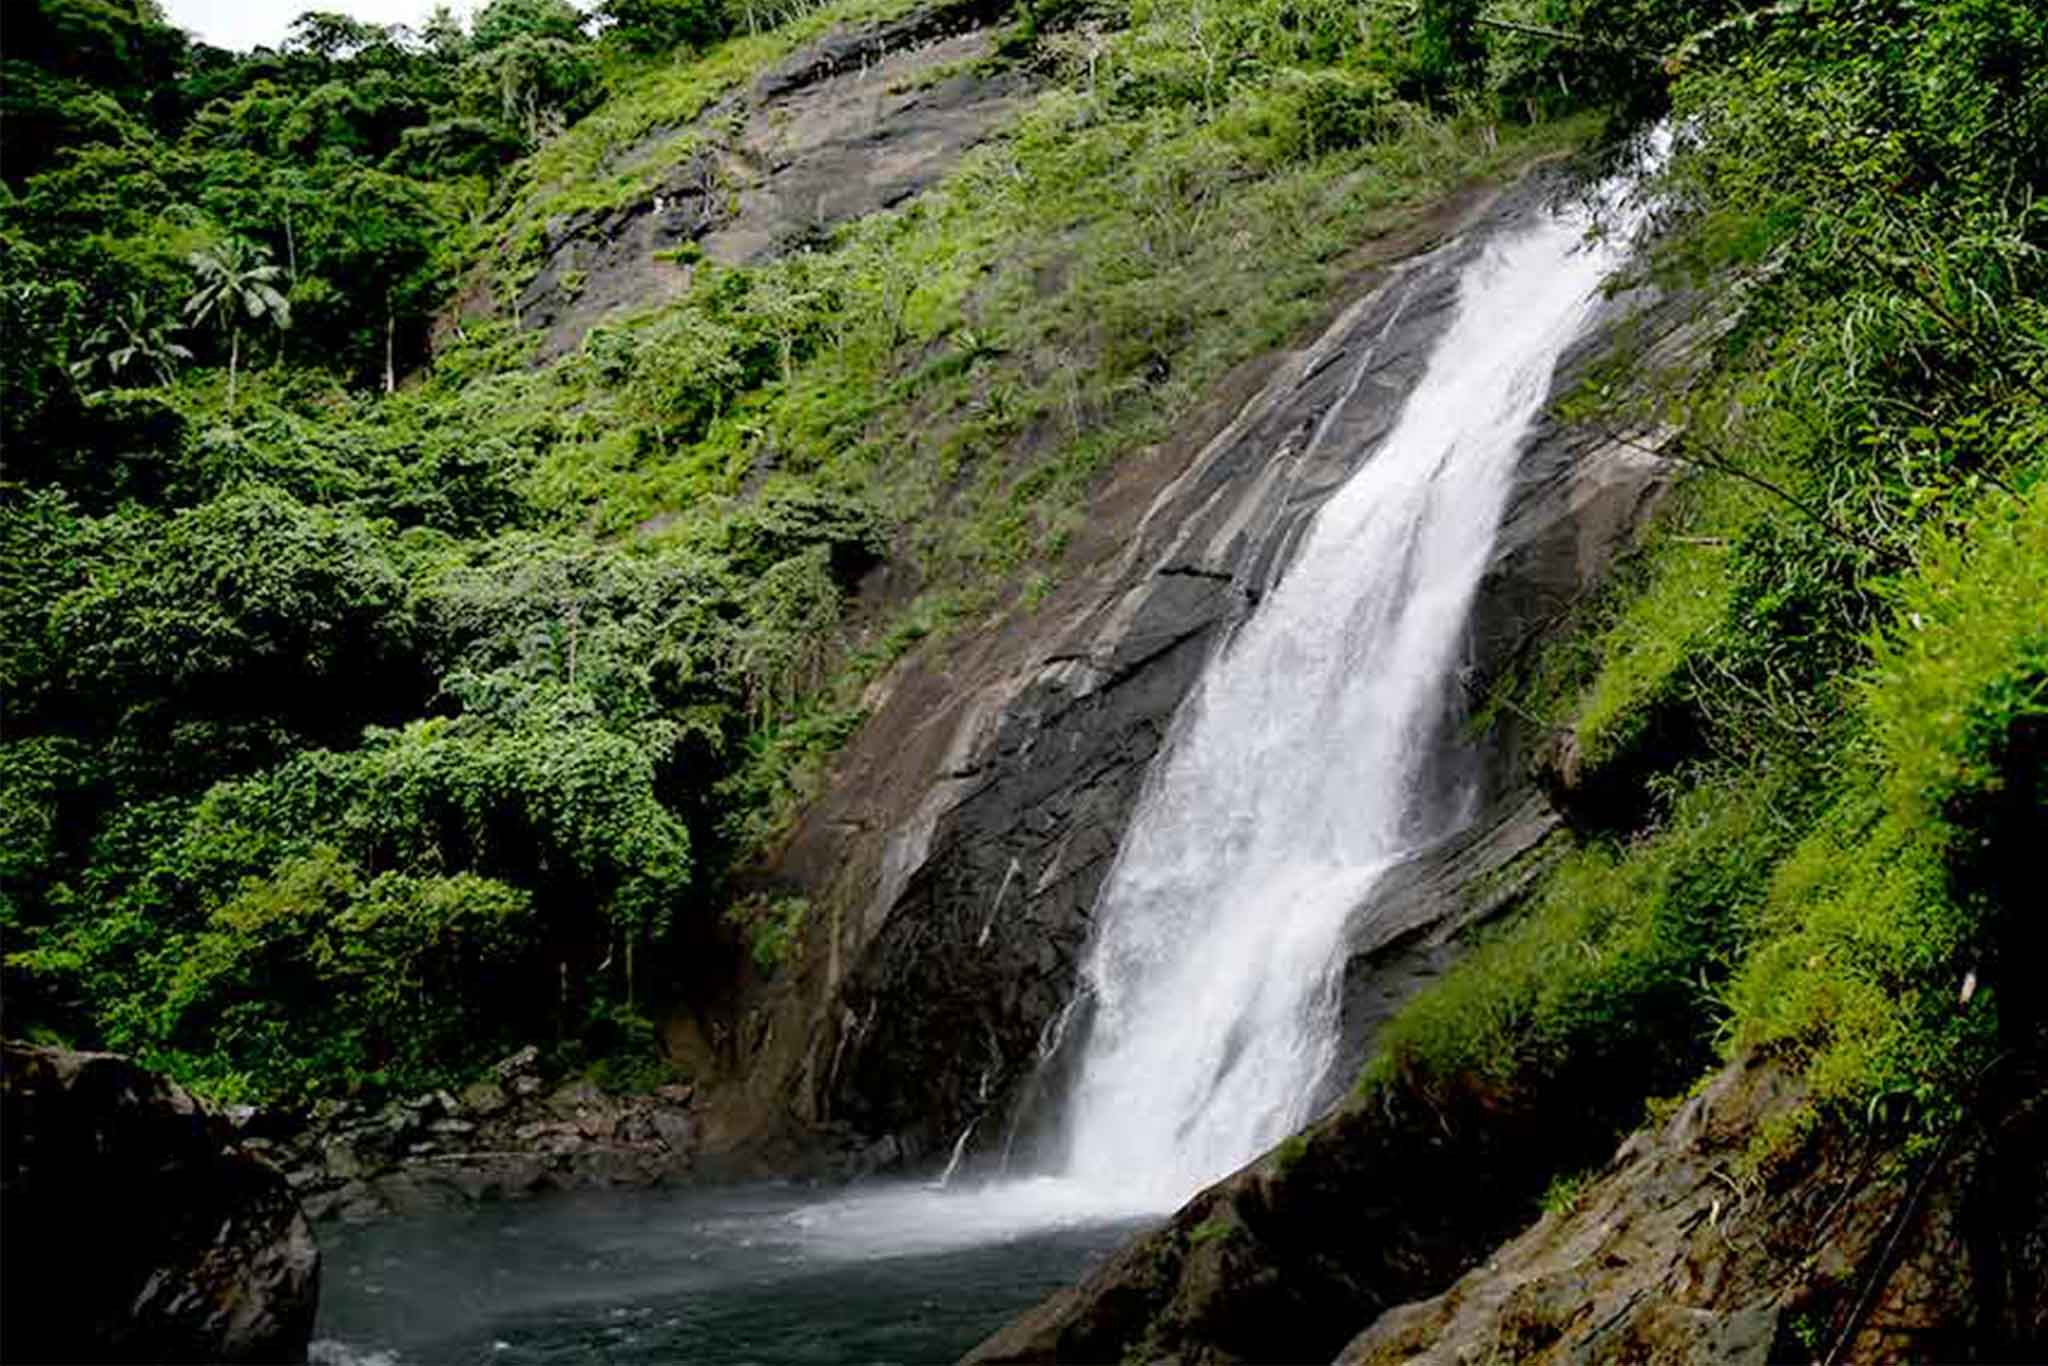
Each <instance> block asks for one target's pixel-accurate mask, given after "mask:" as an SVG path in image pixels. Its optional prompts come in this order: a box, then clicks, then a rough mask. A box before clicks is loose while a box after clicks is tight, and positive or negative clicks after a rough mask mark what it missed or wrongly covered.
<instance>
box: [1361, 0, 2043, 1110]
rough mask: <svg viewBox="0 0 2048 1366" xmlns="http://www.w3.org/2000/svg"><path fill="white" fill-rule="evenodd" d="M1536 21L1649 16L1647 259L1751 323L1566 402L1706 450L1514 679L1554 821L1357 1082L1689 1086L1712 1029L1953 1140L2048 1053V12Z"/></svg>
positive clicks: (1645, 27)
mask: <svg viewBox="0 0 2048 1366" xmlns="http://www.w3.org/2000/svg"><path fill="white" fill-rule="evenodd" d="M1534 17H1539V18H1541V19H1542V20H1543V21H1544V22H1548V23H1554V24H1559V25H1563V26H1566V27H1570V28H1574V29H1577V30H1579V31H1581V32H1583V33H1585V34H1587V35H1590V36H1592V37H1593V38H1596V39H1597V38H1600V37H1602V36H1603V35H1611V36H1612V38H1613V40H1614V42H1615V44H1616V45H1617V50H1618V45H1619V44H1620V43H1622V42H1624V41H1625V42H1627V43H1628V44H1630V45H1631V46H1640V45H1641V44H1642V43H1643V40H1644V35H1660V36H1659V37H1658V41H1657V43H1656V45H1655V47H1654V48H1653V50H1657V51H1663V52H1666V53H1668V54H1669V60H1668V61H1666V62H1665V63H1664V64H1663V67H1662V68H1661V69H1660V71H1659V73H1658V75H1656V76H1655V77H1650V76H1647V75H1645V76H1644V79H1646V80H1654V81H1656V82H1660V83H1666V89H1667V92H1668V98H1669V100H1670V103H1671V106H1672V117H1673V119H1674V120H1675V126H1676V127H1677V128H1679V129H1680V130H1681V132H1680V139H1679V147H1678V150H1677V152H1676V154H1675V156H1674V158H1673V160H1672V162H1671V165H1670V168H1669V170H1668V172H1667V174H1666V175H1665V177H1664V180H1665V185H1664V188H1665V191H1666V193H1667V194H1668V195H1669V196H1670V199H1669V202H1670V205H1671V210H1670V214H1669V217H1670V220H1671V222H1670V224H1669V229H1670V230H1669V232H1668V234H1667V235H1666V237H1665V238H1664V240H1663V241H1662V242H1661V243H1660V245H1659V247H1658V249H1657V252H1656V254H1655V258H1654V267H1655V268H1656V269H1657V270H1659V271H1660V272H1661V273H1662V274H1663V275H1664V276H1665V277H1666V278H1667V279H1669V280H1670V281H1672V282H1674V283H1678V284H1688V283H1689V284H1691V285H1693V286H1695V287H1699V288H1702V289H1704V290H1705V291H1707V294H1708V296H1709V297H1712V298H1715V299H1718V300H1719V301H1720V302H1719V306H1720V307H1722V308H1723V309H1724V310H1726V311H1727V312H1728V313H1729V314H1730V315H1731V316H1732V317H1733V319H1734V326H1733V328H1732V330H1731V331H1729V332H1728V333H1727V334H1726V335H1725V336H1724V337H1723V338H1722V339H1721V340H1720V341H1719V342H1718V344H1717V345H1716V347H1715V349H1714V351H1713V353H1712V355H1711V356H1710V358H1709V361H1708V364H1707V366H1706V368H1705V371H1704V373H1702V374H1700V375H1698V376H1697V377H1695V378H1693V379H1692V380H1691V381H1690V382H1689V383H1686V384H1684V385H1674V384H1672V383H1664V384H1659V383H1657V382H1655V381H1654V379H1652V380H1651V382H1648V383H1637V384H1635V385H1633V386H1622V385H1612V384H1610V385H1609V386H1607V387H1605V388H1603V389H1601V390H1600V391H1599V392H1595V393H1590V394H1588V395H1584V396H1581V398H1579V399H1578V400H1577V401H1576V402H1575V403H1574V405H1573V407H1574V410H1575V411H1576V412H1577V413H1578V414H1579V415H1580V416H1582V417H1584V418H1586V419H1587V420H1589V421H1593V422H1596V423H1604V424H1606V425H1608V426H1610V427H1611V428H1613V429H1614V430H1617V431H1619V432H1622V433H1626V432H1631V431H1648V430H1654V429H1657V428H1659V427H1662V428H1665V429H1666V430H1676V431H1677V432H1678V433H1679V436H1678V445H1677V447H1676V450H1677V452H1678V454H1679V455H1680V458H1681V459H1682V460H1683V461H1684V462H1685V464H1686V465H1687V466H1688V467H1689V472H1688V475H1687V482H1686V483H1685V484H1684V485H1683V486H1682V487H1681V489H1680V490H1679V493H1678V496H1677V498H1676V500H1675V501H1674V502H1673V503H1672V505H1671V506H1670V507H1668V508H1667V509H1666V511H1665V513H1664V514H1663V516H1662V517H1661V519H1660V523H1661V524H1660V527H1659V528H1658V530H1657V532H1656V533H1655V535H1654V536H1653V537H1652V538H1651V539H1650V541H1649V542H1648V543H1647V544H1646V545H1645V546H1644V547H1643V548H1642V549H1641V550H1640V551H1639V552H1638V553H1637V555H1636V556H1635V557H1634V560H1633V562H1632V563H1631V564H1629V565H1627V566H1626V567H1625V572H1624V573H1623V574H1621V575H1620V576H1618V579H1617V582H1616V583H1615V584H1614V585H1613V586H1612V587H1611V589H1610V590H1609V591H1608V592H1607V593H1605V594H1604V595H1603V597H1602V599H1601V600H1600V601H1599V602H1597V603H1595V604H1592V605H1590V606H1589V607H1588V608H1586V609H1585V610H1584V611H1582V612H1581V614H1580V620H1579V621H1578V622H1577V623H1576V624H1575V625H1574V626H1573V628H1572V629H1571V630H1570V631H1568V632H1566V633H1564V636H1563V638H1562V639H1560V640H1559V641H1558V642H1557V643H1555V644H1554V645H1553V647H1552V648H1551V649H1550V650H1549V651H1548V652H1547V654H1546V656H1545V658H1544V659H1543V660H1541V661H1540V662H1539V663H1538V664H1537V665H1536V666H1535V667H1533V668H1529V669H1525V670H1523V671H1522V672H1520V673H1519V674H1518V675H1517V676H1515V677H1514V678H1511V679H1509V680H1507V681H1506V682H1505V683H1504V684H1503V685H1502V688H1501V696H1500V698H1499V705H1502V706H1512V707H1514V708H1515V709H1517V710H1519V711H1521V712H1523V713H1524V714H1528V715H1535V716H1538V717H1540V718H1542V719H1544V720H1546V721H1547V722H1548V723H1550V724H1551V725H1553V726H1555V727H1557V728H1558V729H1559V731H1560V733H1561V734H1563V735H1565V736H1567V737H1568V739H1567V740H1566V741H1565V742H1564V743H1563V745H1562V746H1561V750H1560V757H1561V760H1562V762H1561V763H1560V764H1559V765H1558V769H1559V772H1560V773H1561V774H1562V775H1563V777H1562V779H1561V783H1562V786H1563V788H1564V792H1563V796H1564V800H1565V801H1566V803H1567V806H1568V809H1569V810H1570V811H1571V812H1572V813H1573V815H1574V817H1575V819H1576V822H1577V824H1578V825H1579V827H1580V829H1579V835H1578V840H1577V848H1576V849H1575V850H1574V851H1573V852H1572V853H1570V854H1569V855H1568V856H1567V857H1566V858H1565V860H1564V862H1563V863H1562V865H1561V866H1560V868H1559V869H1558V871H1557V872H1556V873H1554V874H1553V875H1551V876H1550V877H1549V878H1548V880H1547V882H1546V884H1545V885H1544V887H1543V888H1542V890H1541V891H1540V892H1539V893H1538V894H1537V895H1536V896H1535V897H1534V898H1532V900H1531V903H1530V904H1529V905H1528V906H1527V908H1526V909H1525V910H1524V911H1523V912H1522V913H1521V914H1520V915H1519V916H1518V918H1517V919H1515V920H1514V921H1513V922H1512V923H1510V924H1509V925H1508V926H1506V927H1505V928H1504V929H1502V930H1501V931H1500V932H1498V933H1497V934H1496V935H1495V936H1493V937H1492V938H1491V940H1490V941H1489V942H1488V943H1487V944H1485V945H1484V946H1483V947H1482V948H1481V949H1480V951H1479V952H1478V953H1476V954H1475V955H1474V957H1473V958H1472V959H1471V960H1470V962H1469V963H1468V964H1467V965H1466V966H1465V967H1463V968H1462V969H1461V970H1460V971H1459V972H1457V973H1455V974H1453V975H1452V977H1451V978H1450V979H1449V980H1448V981H1447V983H1446V984H1445V986H1444V988H1443V989H1442V990H1441V991H1440V992H1438V993H1436V994H1435V995H1433V996H1431V997H1427V998H1424V999H1423V1000H1422V1001H1420V1002H1418V1003H1417V1005H1416V1006H1415V1007H1414V1008H1412V1009H1411V1010H1410V1011H1409V1012H1408V1013H1407V1014H1406V1015H1405V1016H1404V1017H1403V1018H1402V1019H1401V1020H1400V1021H1398V1022H1397V1023H1396V1025H1395V1026H1394V1027H1393V1028H1392V1029H1391V1030H1390V1032H1389V1036H1388V1047H1387V1050H1386V1052H1385V1053H1384V1055H1383V1056H1382V1057H1381V1058H1380V1059H1379V1060H1378V1061H1377V1062H1376V1063H1375V1064H1374V1066H1373V1068H1372V1069H1371V1070H1370V1071H1369V1073H1368V1079H1367V1080H1368V1085H1375V1086H1377V1085H1390V1084H1408V1085H1414V1086H1418V1087H1421V1088H1423V1089H1425V1090H1430V1089H1440V1088H1446V1087H1476V1088H1479V1089H1481V1090H1482V1091H1484V1092H1486V1093H1488V1094H1491V1095H1493V1096H1495V1097H1498V1098H1502V1099H1503V1100H1505V1101H1510V1102H1511V1101H1512V1099H1513V1098H1515V1097H1518V1096H1520V1097H1527V1096H1531V1095H1533V1094H1535V1093H1536V1092H1537V1091H1539V1090H1543V1091H1546V1092H1547V1093H1548V1094H1549V1095H1550V1096H1551V1099H1552V1103H1553V1104H1555V1102H1556V1097H1557V1096H1559V1095H1571V1096H1574V1097H1585V1098H1590V1099H1591V1100H1592V1101H1593V1102H1594V1104H1593V1106H1592V1107H1591V1108H1592V1109H1593V1110H1594V1111H1595V1112H1596V1113H1598V1114H1600V1115H1602V1116H1603V1117H1604V1118H1605V1120H1607V1121H1608V1122H1616V1121H1625V1120H1626V1119H1627V1118H1628V1116H1627V1115H1625V1114H1620V1113H1617V1112H1616V1109H1615V1105H1614V1103H1613V1102H1614V1101H1615V1099H1616V1091H1617V1089H1620V1090H1622V1091H1623V1092H1625V1093H1626V1094H1628V1095H1631V1096H1635V1097H1638V1098H1640V1097H1642V1096H1646V1095H1654V1094H1657V1093H1659V1092H1660V1091H1663V1090H1671V1089H1677V1088H1678V1087H1680V1086H1682V1085H1683V1084H1684V1083H1685V1082H1686V1081H1687V1080H1688V1079H1689V1078H1690V1076H1692V1075H1694V1074H1696V1073H1697V1071H1698V1070H1699V1069H1700V1068H1701V1067H1702V1066H1704V1065H1705V1064H1706V1063H1707V1062H1708V1061H1709V1059H1710V1058H1711V1056H1712V1049H1713V1046H1714V1045H1715V1044H1716V1043H1717V1042H1718V1043H1720V1044H1721V1045H1722V1046H1723V1047H1726V1048H1736V1049H1762V1050H1766V1051H1769V1052H1772V1053H1775V1054H1778V1055H1781V1056H1782V1057H1784V1058H1785V1059H1786V1060H1787V1062H1788V1063H1789V1064H1790V1065H1792V1066H1794V1067H1796V1068H1799V1069H1801V1070H1803V1072H1804V1074H1805V1077H1806V1080H1807V1084H1808V1087H1809V1093H1810V1095H1811V1097H1812V1101H1813V1106H1812V1108H1811V1109H1809V1110H1807V1111H1805V1112H1804V1118H1803V1119H1795V1120H1791V1121H1788V1123H1789V1124H1790V1125H1791V1127H1792V1129H1793V1130H1795V1131H1796V1129H1797V1128H1798V1127H1800V1125H1801V1124H1803V1123H1805V1122H1809V1121H1811V1120H1813V1119H1816V1118H1834V1119H1840V1120H1846V1121H1849V1122H1863V1121H1866V1120H1868V1119H1870V1118H1871V1117H1873V1116H1874V1115H1876V1114H1878V1113H1879V1112H1880V1111H1881V1112H1882V1113H1883V1114H1884V1115H1885V1116H1887V1118H1888V1119H1889V1120H1891V1121H1892V1122H1906V1123H1909V1124H1910V1125H1911V1126H1913V1127H1914V1128H1916V1129H1917V1130H1918V1131H1919V1132H1921V1133H1937V1132H1940V1131H1941V1130H1943V1129H1944V1128H1945V1127H1946V1126H1947V1125H1949V1124H1950V1123H1951V1122H1952V1121H1953V1119H1954V1117H1955V1116H1956V1115H1957V1113H1958V1112H1959V1110H1961V1109H1962V1108H1964V1107H1967V1106H1968V1105H1969V1104H1970V1103H1971V1101H1972V1100H1973V1098H1974V1096H1975V1095H1976V1093H1977V1090H1978V1088H1979V1087H1980V1086H1981V1084H1982V1083H1983V1081H1984V1078H1985V1077H1986V1075H1987V1072H1988V1071H1989V1069H1990V1068H1991V1067H1992V1065H1993V1061H1994V1059H1996V1058H1998V1057H2000V1056H2002V1055H2004V1056H2010V1055H2011V1054H2013V1053H2016V1052H2022V1051H2025V1050H2028V1049H2034V1048H2038V1047H2040V1046H2041V1044H2042V1039H2041V1037H2040V1031H2041V1028H2042V1023H2043V1020H2042V1015H2041V1012H2040V1009H2039V1006H2038V1004H2037V1003H2036V1002H2035V1000H2034V997H2035V996H2036V995H2037V993H2034V992H2033V991H2032V990H2031V987H2030V984H2029V982H2028V978H2029V976H2030V974H2031V973H2032V971H2033V970H2034V967H2035V965H2036V964H2037V963H2038V961H2039V953H2040V949H2041V946H2042V939H2041V928H2040V926H2039V924H2038V923H2036V922H2037V921H2038V919H2039V917H2038V915H2037V914H2036V913H2035V911H2036V907H2037V906H2038V903H2039V900H2040V898H2039V893H2038V890H2036V889H2033V888H2030V887H2028V886H2026V885H2025V883H2024V879H2023V874H2022V873H2021V871H2020V870H2021V869H2023V868H2024V867H2026V866H2028V864H2029V861H2030V859H2031V858H2032V857H2034V855H2033V852H2032V851H2033V850H2035V849H2037V848H2038V847H2039V845H2040V842H2041V840H2042V839H2043V837H2048V780H2044V771H2048V751H2044V744H2043V735H2044V724H2048V723H2044V715H2048V646H2044V642H2048V593H2044V592H2043V589H2042V585H2043V584H2044V583H2048V486H2044V483H2043V478H2042V476H2043V474H2044V473H2048V452H2044V443H2043V437H2044V435H2048V308H2044V304H2043V300H2044V299H2048V220H2044V218H2043V216H2042V214H2041V211H2040V207H2039V196H2040V194H2041V191H2042V190H2043V188H2044V176H2048V160H2044V159H2043V158H2042V156H2041V149H2042V148H2043V147H2044V146H2048V14H2044V13H2043V12H2042V11H2041V10H2040V9H2039V7H2037V6H2033V5H2028V4H2023V3H2017V2H2016V0H1928V2H1926V3H1918V2H1915V0H1893V2H1891V3H1847V2H1846V0H1842V2H1824V3H1810V4H1803V5H1783V6H1772V7H1769V8H1768V9H1765V10H1761V11H1758V12H1756V13H1754V14H1751V15H1748V16H1736V17H1729V16H1726V15H1724V14H1722V13H1721V12H1719V11H1717V10H1716V9H1715V8H1714V7H1711V6H1683V5H1666V4H1636V5H1633V6H1621V7H1614V6H1608V5H1604V4H1600V3H1593V4H1587V5H1583V6H1573V5H1569V4H1567V5H1559V6H1557V7H1555V8H1553V9H1551V10H1549V11H1547V12H1546V13H1543V14H1541V15H1538V16H1534ZM1687 35H1690V36H1687ZM1637 378H1638V380H1641V379H1642V378H1643V377H1642V376H1640V375H1638V376H1637ZM1617 1055H1619V1056H1620V1057H1621V1058H1623V1059H1625V1060H1626V1061H1627V1062H1628V1064H1629V1066H1628V1067H1627V1068H1619V1069H1618V1068H1614V1067H1611V1066H1610V1067H1608V1068H1607V1069H1606V1070H1604V1071H1602V1070H1599V1068H1598V1060H1599V1059H1602V1058H1607V1059H1610V1060H1611V1059H1613V1058H1615V1057H1616V1056H1617ZM1589 1065H1591V1067H1592V1069H1593V1070H1587V1069H1588V1067H1589ZM1620 1077H1629V1078H1632V1079H1635V1080H1637V1081H1639V1082H1640V1086H1636V1087H1621V1088H1617V1085H1616V1079H1617V1078H1620Z"/></svg>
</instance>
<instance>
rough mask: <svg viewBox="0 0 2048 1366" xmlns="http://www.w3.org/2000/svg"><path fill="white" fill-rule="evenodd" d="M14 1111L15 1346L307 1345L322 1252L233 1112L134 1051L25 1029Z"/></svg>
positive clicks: (144, 1351)
mask: <svg viewBox="0 0 2048 1366" xmlns="http://www.w3.org/2000/svg"><path fill="white" fill-rule="evenodd" d="M236 1113H237V1115H238V1117H239V1118H241V1119H242V1120H243V1121H244V1122H245V1123H246V1122H248V1121H250V1120H252V1119H254V1118H255V1112H253V1111H247V1110H238V1111H237V1112H236ZM0 1115H4V1135H5V1156H4V1161H0V1205H4V1208H5V1217H4V1219H0V1299H4V1304H0V1358H4V1359H5V1360H8V1361H21V1362H31V1361H32V1362H62V1361H94V1362H111V1361H149V1362H172V1361H194V1362H199V1361H204V1362H278V1361H304V1360H305V1359H306V1346H307V1340H308V1339H309V1337H310V1336H311V1334H312V1330H313V1315H314V1310H315V1307H316V1305H317V1303H318V1298H319V1286H320V1252H319V1249H318V1248H317V1247H316V1246H315V1244H314V1241H313V1231H312V1229H311V1227H310V1226H309V1225H308V1224H307V1221H306V1217H305V1215H304V1214H303V1213H301V1211H300V1209H299V1206H298V1203H297V1201H296V1200H294V1199H293V1197H292V1192H291V1189H290V1187H289V1186H288V1185H287V1184H286V1181H285V1178H284V1177H283V1176H282V1175H281V1174H280V1173H279V1172H278V1171H277V1170H276V1169H275V1168H274V1167H272V1166H271V1165H270V1164H269V1163H267V1162H265V1161H264V1160H262V1158H261V1157H259V1156H257V1155H255V1154H254V1153H252V1152H251V1151H250V1145H246V1144H238V1143H236V1142H235V1141H234V1138H233V1126H232V1125H231V1124H230V1122H229V1120H228V1118H227V1117H226V1116H223V1115H217V1114H214V1113H212V1112H210V1111H209V1110H207V1109H206V1108H205V1107H203V1106H202V1105H201V1104H200V1103H199V1102H198V1101H196V1100H195V1099H194V1098H193V1097H192V1096H191V1095H189V1094H188V1093H187V1092H186V1091H185V1090H184V1089H183V1088H181V1087H179V1086H177V1085H176V1084H174V1083H172V1082H170V1081H168V1080H166V1079H165V1078H163V1077H160V1076H158V1075H156V1074H155V1073H153V1072H148V1071H145V1070H144V1069H142V1068H140V1067H137V1066H136V1065H135V1064H134V1063H132V1062H130V1061H128V1060H127V1059H126V1058H122V1057H119V1056H116V1055H114V1054H111V1053H77V1052H72V1051H70V1050H68V1049H61V1048H41V1047H35V1046H31V1045H27V1044H18V1043H6V1044H4V1045H0Z"/></svg>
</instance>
